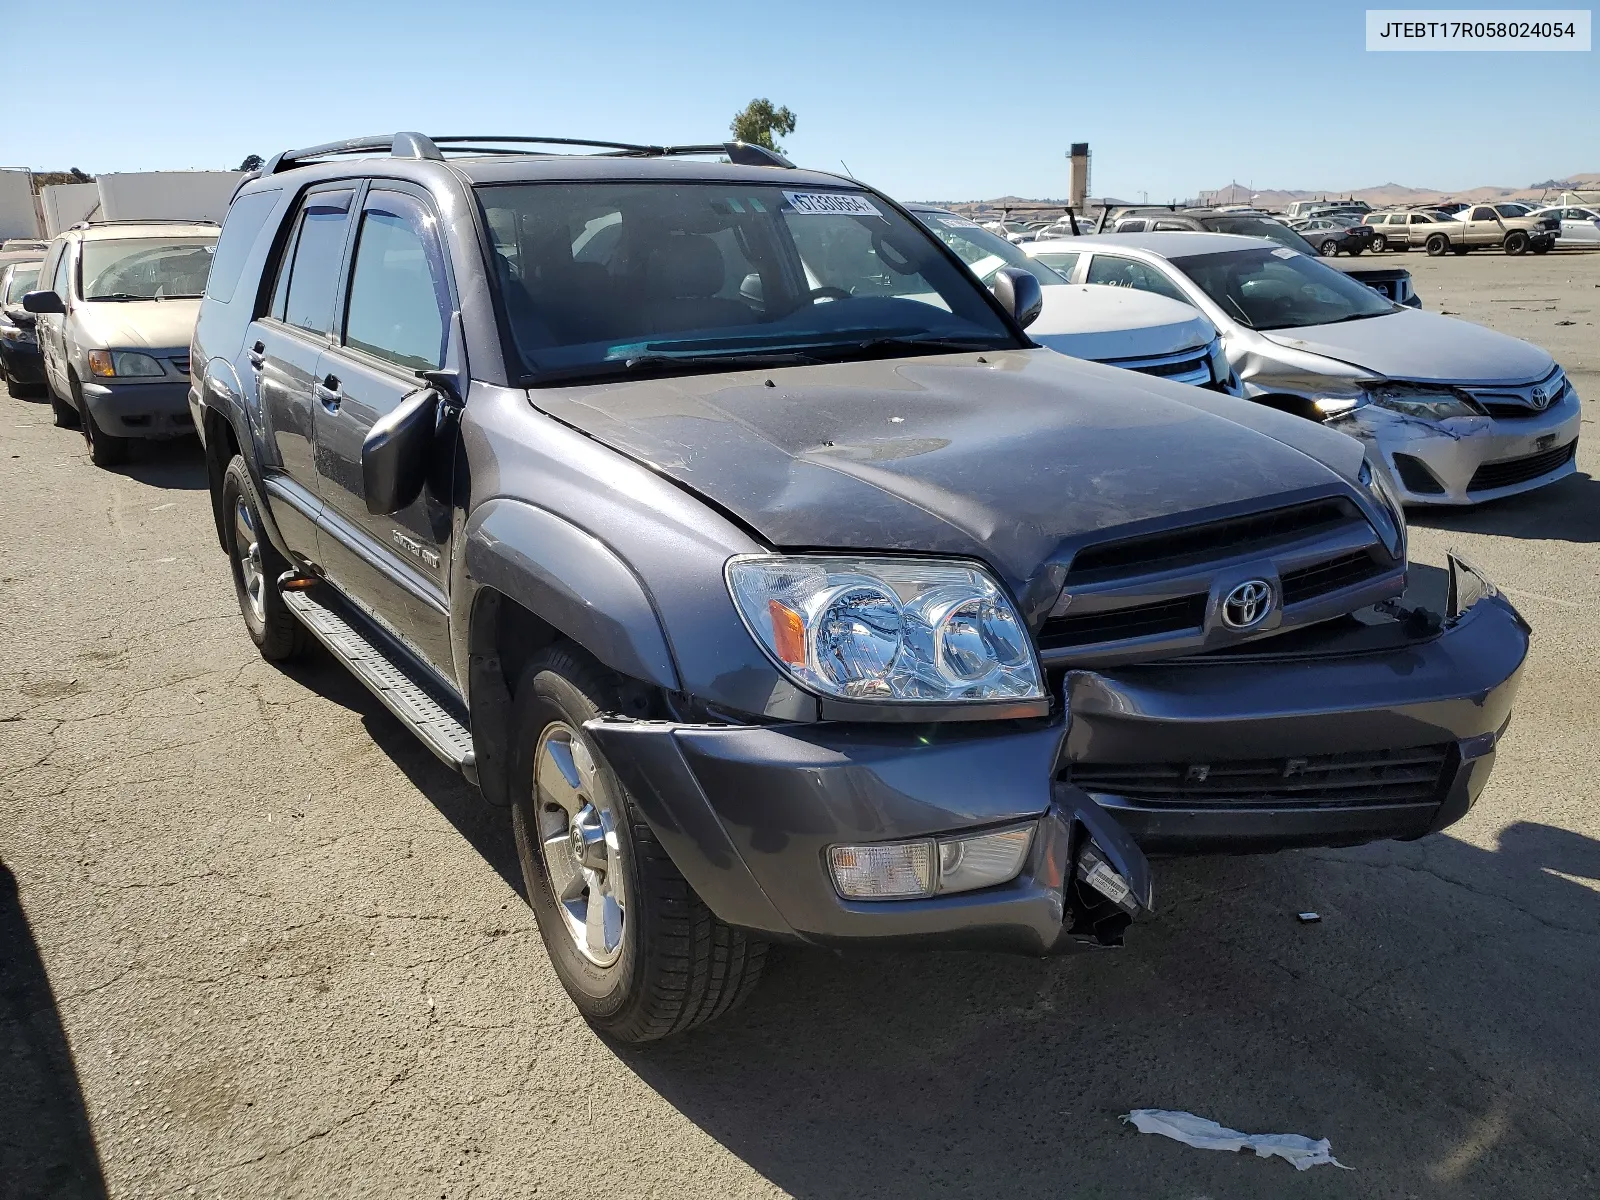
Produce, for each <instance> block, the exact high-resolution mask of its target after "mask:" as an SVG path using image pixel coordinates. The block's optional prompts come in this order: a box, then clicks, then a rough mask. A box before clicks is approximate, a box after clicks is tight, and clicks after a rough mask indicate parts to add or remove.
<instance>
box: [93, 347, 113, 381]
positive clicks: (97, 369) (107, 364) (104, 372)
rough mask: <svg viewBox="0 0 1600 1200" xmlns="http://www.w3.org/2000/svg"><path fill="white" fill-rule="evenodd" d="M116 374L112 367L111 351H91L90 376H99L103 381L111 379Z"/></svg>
mask: <svg viewBox="0 0 1600 1200" xmlns="http://www.w3.org/2000/svg"><path fill="white" fill-rule="evenodd" d="M116 373H117V371H116V368H115V367H114V366H112V365H111V351H109V350H91V351H89V374H91V375H98V376H100V378H102V379H111V378H113V377H114V376H115V375H116Z"/></svg>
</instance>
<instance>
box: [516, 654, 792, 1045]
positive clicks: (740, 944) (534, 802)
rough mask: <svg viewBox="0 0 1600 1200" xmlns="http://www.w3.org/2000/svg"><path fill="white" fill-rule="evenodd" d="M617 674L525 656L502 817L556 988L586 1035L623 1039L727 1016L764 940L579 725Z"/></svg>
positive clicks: (610, 698)
mask: <svg viewBox="0 0 1600 1200" xmlns="http://www.w3.org/2000/svg"><path fill="white" fill-rule="evenodd" d="M620 682H621V681H620V680H619V679H618V677H617V676H616V675H615V674H614V673H613V672H611V671H609V670H607V669H605V668H604V667H602V666H601V665H600V664H599V663H597V662H595V661H594V660H593V659H591V658H590V657H588V655H586V654H584V653H582V652H581V651H579V650H577V649H575V648H573V647H570V646H555V647H551V648H549V649H547V650H545V651H543V652H542V653H540V654H539V655H537V656H536V657H535V658H534V659H533V661H532V662H530V663H529V664H528V666H527V668H526V669H525V670H524V671H523V674H522V678H521V680H520V681H519V682H518V684H517V691H516V698H515V701H514V703H513V708H512V723H511V736H512V752H511V753H512V784H511V805H512V808H511V824H512V831H513V834H514V836H515V839H516V843H517V856H518V858H520V859H521V862H522V877H523V881H524V883H525V885H526V888H527V894H528V900H529V903H530V904H531V906H532V908H533V911H534V915H535V917H536V918H537V919H538V923H539V935H540V937H541V938H542V939H543V940H544V944H545V950H546V952H547V953H548V954H549V956H550V963H551V965H552V966H553V967H554V968H555V971H556V974H557V976H559V977H560V979H561V983H562V986H563V987H564V988H565V989H566V991H567V995H568V996H570V997H571V998H572V1002H573V1004H575V1005H576V1006H577V1008H578V1011H579V1012H580V1013H581V1014H582V1015H583V1017H584V1019H585V1020H586V1021H588V1022H589V1024H590V1025H592V1026H594V1028H595V1029H596V1030H597V1031H598V1032H599V1033H601V1034H602V1035H604V1036H607V1037H610V1038H614V1039H616V1040H617V1041H621V1042H635V1043H636V1042H648V1041H654V1040H655V1039H657V1038H661V1037H666V1036H668V1035H670V1034H675V1033H681V1032H683V1031H684V1030H687V1029H692V1028H693V1027H695V1026H696V1025H699V1024H702V1023H703V1022H705V1021H709V1020H711V1019H712V1018H714V1017H718V1016H721V1015H722V1014H723V1013H725V1012H727V1011H728V1010H729V1009H731V1008H732V1007H733V1006H734V1005H736V1004H738V1003H739V1002H740V1001H741V1000H742V999H743V998H744V997H745V996H746V995H748V994H749V992H750V991H751V989H753V988H754V987H755V985H756V983H757V981H758V980H759V979H760V978H761V969H762V966H763V965H764V963H765V960H766V950H767V948H766V943H765V942H762V941H760V940H759V939H757V938H755V937H753V936H752V935H750V934H748V933H745V932H744V931H742V930H738V929H734V928H733V927H731V926H729V925H725V924H723V923H722V922H721V921H719V920H718V919H717V918H716V917H715V916H714V915H713V914H712V912H711V910H710V909H709V908H707V907H706V905H705V902H704V901H703V900H701V899H700V897H699V896H697V895H695V893H694V889H692V888H691V887H690V886H689V884H688V882H687V881H685V879H684V878H683V876H682V875H681V874H679V872H678V869H677V867H675V866H674V865H673V863H672V860H671V858H669V857H668V856H667V853H666V851H665V850H664V849H662V847H661V845H660V843H659V842H657V841H656V839H655V834H654V833H653V832H652V831H651V829H650V827H649V825H647V824H646V823H645V822H644V820H643V819H642V818H641V817H640V816H639V814H638V810H637V809H636V808H635V807H634V804H633V801H632V799H631V798H630V797H629V795H628V792H627V789H626V788H625V787H623V785H622V782H621V780H619V779H618V778H617V776H616V774H615V773H614V772H613V771H612V770H611V768H610V766H609V764H607V762H606V760H605V757H604V755H603V754H602V753H601V752H600V749H599V747H598V746H596V745H595V744H594V742H593V741H592V739H590V738H589V736H588V735H587V734H586V733H584V731H583V725H584V722H585V721H589V720H591V719H593V718H594V717H597V716H599V715H600V714H602V713H604V712H615V711H617V709H618V708H619V707H620V705H619V703H618V691H619V688H620Z"/></svg>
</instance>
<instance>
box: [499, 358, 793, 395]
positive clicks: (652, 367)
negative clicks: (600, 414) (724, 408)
mask: <svg viewBox="0 0 1600 1200" xmlns="http://www.w3.org/2000/svg"><path fill="white" fill-rule="evenodd" d="M819 361H821V360H819V359H817V358H816V357H814V356H813V355H810V354H805V353H802V352H800V351H797V350H785V351H771V352H765V353H763V352H759V351H758V352H754V353H750V354H667V353H663V352H661V351H659V350H653V351H649V352H647V353H644V354H635V355H632V356H630V357H628V358H608V359H603V360H601V361H600V362H594V363H581V364H579V365H577V366H572V367H553V368H551V369H549V370H545V371H539V372H537V373H536V374H535V375H534V376H533V378H532V380H531V381H530V386H532V387H539V386H542V385H544V384H549V383H577V382H581V381H586V380H595V381H599V380H605V379H623V378H626V377H628V376H630V375H644V374H666V373H673V372H675V373H678V374H683V375H692V374H694V373H695V372H697V371H759V370H762V369H764V368H773V367H804V366H810V365H812V364H814V363H816V362H819Z"/></svg>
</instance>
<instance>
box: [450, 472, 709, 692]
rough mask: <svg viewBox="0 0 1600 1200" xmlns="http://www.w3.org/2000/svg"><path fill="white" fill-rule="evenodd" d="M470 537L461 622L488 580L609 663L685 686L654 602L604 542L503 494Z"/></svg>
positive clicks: (484, 510) (480, 514)
mask: <svg viewBox="0 0 1600 1200" xmlns="http://www.w3.org/2000/svg"><path fill="white" fill-rule="evenodd" d="M465 543H466V549H465V553H464V554H463V560H464V562H465V569H466V576H467V583H468V586H467V587H465V588H457V589H454V596H453V599H454V602H455V606H456V607H457V610H458V611H457V613H456V619H457V620H458V621H459V622H460V623H461V624H460V627H461V628H465V627H466V619H467V615H468V614H470V612H471V606H472V601H473V597H474V596H475V594H476V592H477V590H478V588H479V587H491V588H494V589H495V590H496V591H498V592H500V593H501V594H502V595H505V596H507V597H509V598H511V599H512V600H515V601H516V602H517V603H518V604H520V605H522V607H524V608H526V609H527V610H528V611H529V612H531V613H533V614H534V615H535V616H537V617H539V618H540V619H541V620H543V621H546V622H548V623H549V624H550V625H551V626H552V627H553V628H555V629H557V630H559V631H560V632H561V633H562V634H564V635H565V636H566V637H568V638H570V639H572V641H574V642H576V643H577V644H578V645H580V646H582V647H583V648H584V649H585V650H587V651H588V652H589V653H590V654H592V655H594V656H595V658H597V659H599V660H600V661H601V662H602V663H604V664H605V665H606V666H608V667H610V668H611V669H612V670H614V671H617V672H620V673H621V674H623V675H626V676H628V677H629V678H632V679H637V680H640V681H642V682H645V683H653V684H655V685H657V686H659V687H662V688H666V689H668V690H669V691H678V690H681V689H680V685H679V682H678V670H677V666H676V664H675V663H674V662H673V659H672V653H671V651H670V650H669V649H668V647H667V640H666V636H665V634H663V633H662V629H661V621H660V618H659V617H658V616H657V614H656V610H655V606H654V605H653V604H652V603H651V601H650V597H649V595H648V594H647V593H646V592H645V589H644V586H643V584H641V583H640V581H639V579H638V577H637V576H636V575H634V573H633V571H632V570H631V569H630V568H629V567H628V565H627V563H625V562H623V561H622V559H621V558H619V557H618V556H617V555H616V554H615V553H614V552H613V551H612V550H611V548H610V547H608V546H607V545H606V544H605V543H604V542H601V541H600V540H599V539H598V538H595V537H594V536H592V535H591V534H588V533H585V532H584V531H583V530H582V529H579V528H578V527H577V526H576V525H573V524H571V523H570V522H568V521H565V520H563V519H562V518H560V517H558V516H556V515H555V514H554V513H551V512H548V511H546V510H545V509H542V508H537V507H535V506H534V505H531V504H524V503H522V502H521V501H518V500H510V499H505V498H499V499H495V500H490V501H488V502H487V503H485V504H483V505H482V506H481V507H479V508H478V509H477V511H476V512H474V513H473V514H472V517H471V518H470V519H469V520H468V522H467V526H466V530H465Z"/></svg>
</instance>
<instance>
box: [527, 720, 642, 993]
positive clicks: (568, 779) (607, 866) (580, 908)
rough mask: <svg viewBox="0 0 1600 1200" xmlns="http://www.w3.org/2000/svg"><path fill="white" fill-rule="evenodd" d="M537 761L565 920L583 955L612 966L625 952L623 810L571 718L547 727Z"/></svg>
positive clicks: (548, 865)
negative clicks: (616, 806) (603, 781)
mask: <svg viewBox="0 0 1600 1200" xmlns="http://www.w3.org/2000/svg"><path fill="white" fill-rule="evenodd" d="M533 761H534V767H533V770H534V778H533V782H534V809H535V817H536V819H537V822H538V829H539V849H540V852H541V854H542V855H543V856H544V867H545V875H546V876H547V877H548V879H549V881H550V890H551V892H552V893H553V894H554V897H555V901H556V906H557V908H558V909H559V910H560V912H561V920H562V924H563V925H565V926H566V930H567V934H568V935H569V936H570V937H571V938H572V941H573V944H574V945H575V946H576V947H577V948H578V952H579V953H580V954H582V955H583V956H584V957H585V958H587V959H588V960H589V961H590V962H592V963H594V964H595V966H598V967H609V966H611V965H612V964H613V963H615V962H616V961H617V959H618V958H620V957H621V956H622V935H623V926H624V924H625V922H626V919H627V908H628V899H627V885H626V883H625V881H624V871H623V863H622V857H621V843H620V840H619V838H618V836H617V821H618V814H617V812H616V811H615V809H614V808H613V801H612V799H611V796H610V794H609V790H608V789H607V788H606V787H605V786H604V785H602V784H599V783H598V782H597V780H596V770H595V762H594V757H593V756H592V755H591V754H590V752H589V748H588V746H587V745H585V743H584V741H583V739H582V738H581V737H580V736H579V735H578V733H577V731H576V730H574V729H573V728H572V726H570V725H568V724H567V723H566V722H564V721H552V722H551V723H550V724H549V725H548V726H546V727H545V730H544V732H543V733H541V734H540V735H539V747H538V750H537V751H536V752H535V754H534V760H533Z"/></svg>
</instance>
